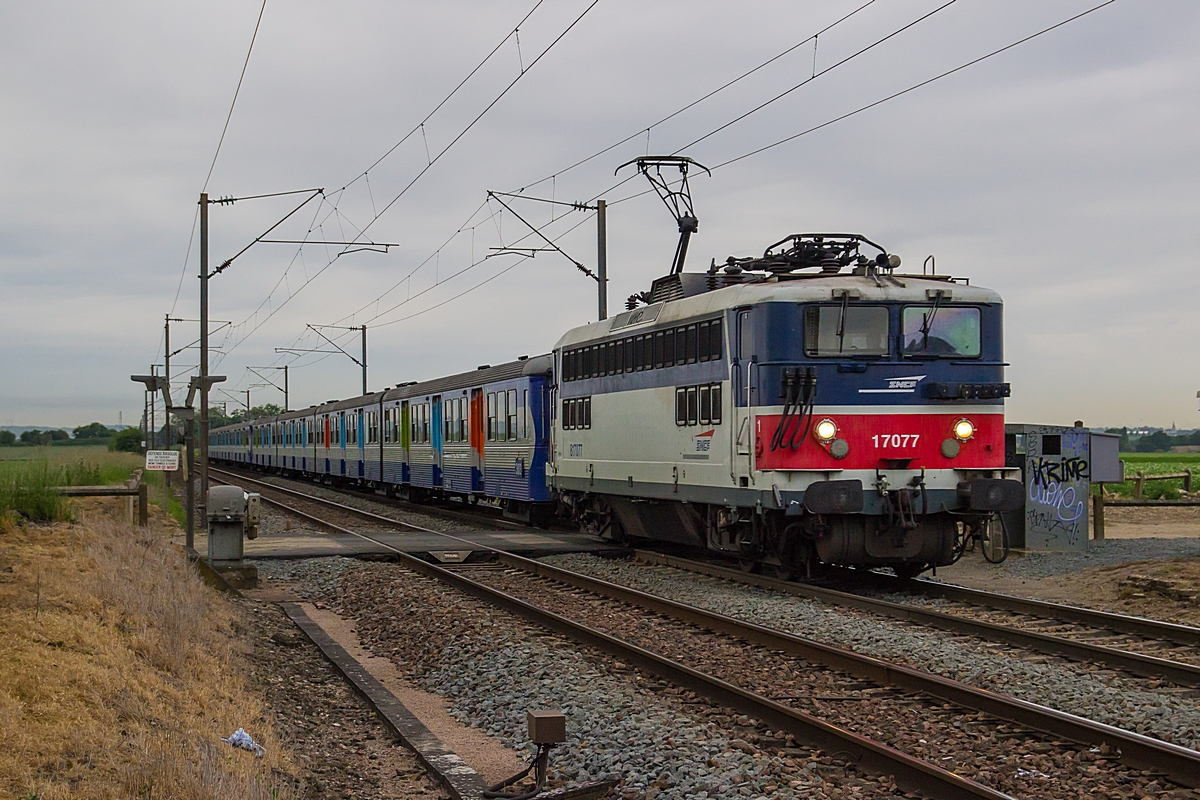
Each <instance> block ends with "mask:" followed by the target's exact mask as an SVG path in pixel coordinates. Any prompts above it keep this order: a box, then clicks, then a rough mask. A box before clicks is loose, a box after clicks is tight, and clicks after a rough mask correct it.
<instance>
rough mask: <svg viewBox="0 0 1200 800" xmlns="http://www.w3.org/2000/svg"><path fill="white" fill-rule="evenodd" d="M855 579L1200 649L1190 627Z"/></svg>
mask: <svg viewBox="0 0 1200 800" xmlns="http://www.w3.org/2000/svg"><path fill="white" fill-rule="evenodd" d="M855 578H856V579H861V578H866V579H867V580H868V581H870V582H871V583H874V584H875V585H877V586H878V587H880V588H883V589H885V590H888V591H895V592H912V591H916V592H920V593H921V594H923V595H926V596H928V597H937V598H940V599H943V600H952V601H955V602H958V603H969V604H971V605H978V606H987V607H989V608H994V609H998V610H1000V611H1015V612H1017V613H1018V614H1028V615H1029V616H1033V617H1049V618H1052V619H1057V620H1062V621H1063V622H1071V623H1074V624H1077V625H1087V626H1090V627H1093V628H1108V629H1109V630H1112V631H1116V632H1117V633H1128V634H1133V635H1135V636H1144V637H1146V638H1148V639H1164V640H1167V641H1172V642H1175V643H1177V644H1187V645H1200V628H1194V627H1192V626H1190V625H1180V624H1178V623H1174V622H1163V621H1161V620H1156V619H1146V618H1145V617H1132V616H1128V615H1125V614H1115V613H1113V612H1111V611H1098V610H1096V609H1094V608H1081V607H1080V606H1068V605H1064V604H1062V603H1051V602H1049V601H1046V600H1034V599H1031V598H1027V597H1016V596H1015V595H1011V594H1001V593H999V592H988V591H984V590H983V589H971V588H968V587H966V586H959V585H957V584H952V583H940V582H937V581H931V580H926V579H924V578H922V579H920V580H914V581H902V580H900V579H899V578H893V577H892V576H890V575H880V574H879V573H876V572H871V573H867V574H865V575H863V574H862V573H859V574H856V575H855Z"/></svg>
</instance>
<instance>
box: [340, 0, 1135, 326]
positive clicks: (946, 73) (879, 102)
mask: <svg viewBox="0 0 1200 800" xmlns="http://www.w3.org/2000/svg"><path fill="white" fill-rule="evenodd" d="M952 2H954V0H951V3H952ZM1115 2H1116V0H1105V2H1102V3H1099V4H1097V5H1095V6H1093V7H1091V8H1089V9H1087V10H1085V11H1082V12H1080V13H1078V14H1075V15H1073V16H1071V17H1068V18H1066V19H1064V20H1062V21H1060V22H1057V23H1055V24H1053V25H1049V26H1047V27H1045V28H1043V29H1041V30H1039V31H1036V32H1035V33H1032V34H1029V35H1027V36H1024V37H1022V38H1020V39H1018V40H1016V41H1014V42H1011V43H1010V44H1007V45H1005V46H1003V47H1000V48H997V49H995V50H993V51H990V52H989V53H986V54H984V55H982V56H979V57H976V58H974V59H971V60H969V61H967V62H965V63H963V64H961V65H959V66H957V67H954V68H953V69H950V70H946V71H944V72H942V73H939V74H938V75H935V76H933V77H931V78H928V79H926V80H923V81H920V82H918V83H916V84H913V85H912V86H909V87H907V88H905V89H903V90H900V91H898V92H894V93H892V94H890V95H888V96H886V97H884V98H881V99H879V100H876V101H873V102H872V103H868V104H866V105H863V106H861V107H859V108H857V109H855V110H853V111H850V112H847V113H845V114H841V115H838V116H836V117H834V118H832V119H829V120H827V121H825V122H822V123H820V124H819V125H815V126H812V127H810V128H808V129H805V130H803V131H800V132H798V133H796V134H792V135H791V136H788V137H785V138H783V139H780V140H778V141H776V142H773V143H771V144H768V145H765V146H763V147H759V148H755V149H753V150H750V151H748V152H746V153H742V154H740V155H738V156H735V157H733V158H730V159H727V160H725V161H722V162H719V163H718V164H717V165H716V166H714V167H713V168H712V169H718V168H722V167H725V166H729V165H731V164H734V163H738V162H740V161H742V160H744V159H747V158H750V157H752V156H754V155H757V154H759V153H762V152H765V151H767V150H770V149H772V148H774V147H778V146H780V145H782V144H785V143H787V142H790V141H793V140H795V139H797V138H799V137H801V136H804V135H807V134H808V133H812V132H815V131H817V130H821V129H823V128H825V127H828V126H830V125H833V124H836V123H837V122H840V121H843V120H845V119H848V118H850V117H852V116H855V115H857V114H860V113H862V112H864V111H867V110H869V109H871V108H874V107H876V106H879V105H882V104H883V103H886V102H888V101H890V100H893V99H896V98H898V97H901V96H904V95H906V94H908V93H910V92H912V91H915V90H916V89H919V88H922V87H924V86H928V85H929V84H931V83H934V82H936V81H938V80H941V79H942V78H945V77H949V76H950V75H953V74H956V73H958V72H961V71H962V70H965V69H967V68H969V67H971V66H974V65H976V64H978V63H981V62H983V61H986V60H988V59H990V58H993V57H994V56H997V55H1000V54H1002V53H1004V52H1006V51H1008V50H1011V49H1013V48H1015V47H1018V46H1020V45H1021V44H1024V43H1026V42H1029V41H1031V40H1033V39H1036V38H1038V37H1040V36H1043V35H1045V34H1047V33H1050V32H1051V31H1054V30H1056V29H1058V28H1061V27H1063V26H1065V25H1068V24H1070V23H1071V22H1074V21H1076V20H1078V19H1081V18H1083V17H1086V16H1088V15H1090V14H1092V13H1094V12H1096V11H1099V10H1100V9H1102V8H1104V7H1106V6H1108V5H1111V4H1113V3H1115ZM951 3H946V4H945V5H943V6H940V7H939V8H938V9H935V10H934V11H933V12H930V14H927V15H925V17H922V18H921V19H924V18H927V17H928V16H929V15H931V14H932V13H936V12H937V11H940V10H941V9H942V8H945V7H946V6H948V5H950V4H951ZM921 19H918V20H916V21H914V22H913V23H909V24H908V25H906V26H905V27H904V28H901V29H899V30H898V31H897V32H895V33H898V32H900V31H902V30H904V29H905V28H908V27H911V26H912V25H913V24H916V22H919V21H921ZM895 33H893V34H890V35H889V36H888V37H885V39H884V40H886V39H887V38H891V37H892V36H894V35H895ZM884 40H880V42H882V41H884ZM878 43H879V42H877V43H876V44H878ZM873 46H874V45H872V47H873ZM867 49H869V48H867ZM861 52H863V51H859V53H861ZM859 53H856V54H855V55H858V54H859ZM846 60H848V59H843V60H842V61H841V62H838V63H845V61H846ZM827 71H828V69H826V70H822V71H821V72H820V73H818V74H824V73H825V72H827ZM809 80H811V78H810V79H809ZM750 113H753V112H750ZM743 117H744V115H743ZM735 121H736V120H735ZM728 124H732V123H727V124H726V125H724V126H722V128H720V129H723V128H724V127H728ZM720 129H717V130H715V131H713V132H712V133H715V132H717V131H719V130H720ZM712 133H710V134H707V135H706V136H704V137H701V139H700V140H697V141H701V140H703V139H705V138H708V136H710V135H712ZM688 146H690V145H688ZM681 149H684V148H681ZM676 152H679V150H677V151H676ZM627 180H629V179H626V181H621V182H619V183H618V184H616V186H620V185H622V184H624V183H625V182H627ZM530 185H532V184H530ZM614 188H615V187H614ZM606 191H611V189H609V190H606ZM650 191H651V190H643V191H640V192H636V193H634V194H631V195H627V196H625V197H622V198H618V199H617V200H614V201H612V202H610V203H609V205H610V206H612V205H616V204H618V203H622V202H626V201H628V200H632V199H634V198H636V197H640V196H642V195H645V194H649V193H650ZM602 194H604V193H603V192H602V193H600V194H599V195H596V197H599V196H601V195H602ZM593 199H594V198H593ZM477 213H478V209H477V210H476V212H475V214H477ZM475 214H473V215H472V218H473V217H474V216H475ZM586 221H587V218H585V219H583V220H581V221H580V222H579V223H577V224H576V225H575V226H572V228H570V229H569V230H568V231H566V232H564V233H563V234H561V235H560V236H559V237H556V239H557V238H561V236H565V235H566V234H567V233H570V231H572V230H574V229H575V228H576V227H578V226H579V225H582V224H583V223H584V222H586ZM552 222H553V220H552ZM464 227H465V226H464ZM543 227H548V226H543ZM461 232H462V228H460V229H459V230H458V231H456V232H455V234H454V236H457V235H458V234H459V233H461ZM531 235H532V233H531V234H527V235H526V237H522V238H521V239H519V240H517V241H518V242H519V241H522V240H523V239H524V238H527V237H528V236H531ZM451 238H453V237H451ZM432 257H433V256H430V259H431V258H432ZM428 260H429V259H426V262H422V263H423V264H424V263H427V261H428ZM484 260H486V257H485V258H484V259H480V260H479V261H476V262H474V263H472V264H471V265H469V266H468V267H467V268H464V269H463V270H460V271H459V272H458V273H454V274H453V275H451V276H450V277H449V278H447V281H449V280H452V279H453V278H455V277H458V276H459V275H461V274H463V273H465V272H466V271H468V270H470V269H473V268H474V267H476V266H478V265H479V264H480V263H482V262H483V261H484ZM523 261H524V259H522V260H521V261H517V262H514V263H513V264H511V265H509V266H507V267H505V268H504V269H503V270H501V271H499V272H497V273H496V274H494V275H492V276H490V277H489V278H487V279H486V280H484V281H482V282H480V283H478V284H476V285H474V286H472V287H470V288H468V289H466V290H464V291H462V292H460V293H459V294H456V295H454V296H452V297H450V298H447V299H446V300H443V301H441V302H439V303H437V304H435V305H433V306H430V307H428V308H426V309H423V310H421V311H418V312H415V313H413V314H410V315H407V316H404V317H400V318H397V319H394V320H389V321H387V322H383V323H378V322H376V324H375V325H374V327H376V328H378V327H384V326H388V325H392V324H396V323H399V322H403V321H405V320H408V319H412V318H414V317H417V316H421V315H423V314H425V313H428V312H430V311H433V310H436V309H438V308H441V307H443V306H445V305H447V304H449V303H450V302H453V301H454V300H457V299H459V298H460V297H462V296H464V295H466V294H468V293H470V292H472V291H474V290H475V289H478V288H480V287H482V286H484V285H487V284H488V283H491V282H492V281H493V280H496V279H497V278H499V277H501V276H502V275H504V274H506V273H508V272H509V271H511V270H512V269H515V268H516V267H517V266H519V265H520V264H521V263H523ZM410 275H411V273H410ZM406 279H407V278H406ZM444 282H445V281H442V282H439V283H437V284H435V285H434V286H432V287H429V288H428V289H426V290H423V291H422V292H419V293H418V294H417V295H415V296H412V297H410V298H408V299H406V300H405V301H402V302H401V303H398V304H396V305H393V306H392V307H390V308H389V309H386V310H384V311H382V312H379V313H377V314H376V315H375V316H374V317H372V318H371V319H369V320H368V321H367V324H370V322H372V321H375V320H378V319H379V318H381V317H383V316H386V315H387V314H389V313H391V312H392V311H394V310H396V309H397V308H399V307H401V306H403V305H405V304H407V303H408V302H411V301H412V300H415V299H417V298H418V297H420V296H422V295H424V294H426V293H427V292H428V291H431V290H432V289H433V288H436V287H437V286H440V285H441V284H442V283H444ZM400 283H403V280H402V281H400V282H399V283H398V284H397V285H400ZM383 296H386V293H385V295H382V296H381V297H380V298H377V299H376V300H373V301H372V302H371V303H368V304H367V306H363V308H362V309H360V312H361V310H363V309H365V308H366V307H368V306H370V305H372V304H374V303H377V302H378V300H379V299H382V297H383ZM358 313H359V312H355V314H354V315H352V316H356V315H357V314H358Z"/></svg>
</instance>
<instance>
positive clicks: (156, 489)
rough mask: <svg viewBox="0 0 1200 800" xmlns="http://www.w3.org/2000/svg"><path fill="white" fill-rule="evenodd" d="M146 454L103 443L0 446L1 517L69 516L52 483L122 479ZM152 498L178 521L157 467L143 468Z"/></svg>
mask: <svg viewBox="0 0 1200 800" xmlns="http://www.w3.org/2000/svg"><path fill="white" fill-rule="evenodd" d="M144 464H145V459H144V458H143V457H142V456H140V455H138V454H137V453H116V452H113V451H110V450H109V449H108V448H107V447H105V446H103V445H82V446H75V447H63V446H59V447H0V518H10V519H11V518H13V517H14V516H16V517H19V518H23V519H28V520H34V521H38V522H47V521H66V520H69V519H71V503H70V501H69V500H67V499H66V498H63V497H61V496H60V495H58V494H56V493H55V492H54V491H53V487H55V486H105V485H111V484H115V483H124V482H125V481H127V480H129V477H130V476H131V475H132V474H133V471H134V470H136V469H139V468H141V467H143V465H144ZM143 480H145V482H146V483H147V484H148V485H149V486H150V499H151V501H152V502H154V503H156V504H158V505H164V504H165V506H166V508H167V510H168V511H169V512H170V513H171V515H172V516H174V517H175V518H176V519H178V520H182V519H183V506H182V505H180V503H179V501H178V500H176V499H175V498H174V496H171V495H169V494H168V492H167V490H166V484H165V482H164V481H163V476H162V473H161V472H144V473H143Z"/></svg>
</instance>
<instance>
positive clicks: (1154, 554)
mask: <svg viewBox="0 0 1200 800" xmlns="http://www.w3.org/2000/svg"><path fill="white" fill-rule="evenodd" d="M1164 558H1200V538H1178V539H1160V538H1145V539H1103V540H1099V541H1097V540H1095V539H1093V540H1091V541H1089V542H1088V551H1087V552H1086V553H1042V552H1038V551H1035V550H1030V551H1026V552H1024V553H1022V554H1021V555H1019V556H1012V557H1010V558H1009V559H1007V560H1006V561H1005V562H1004V564H1003V565H1001V566H1000V567H997V569H998V570H999V569H1003V570H1004V571H1005V572H1007V573H1008V574H1009V575H1011V576H1013V577H1016V578H1050V577H1054V576H1056V575H1066V574H1068V573H1071V572H1078V571H1079V570H1081V569H1088V568H1091V567H1109V566H1113V565H1115V564H1126V563H1129V562H1131V561H1150V560H1156V559H1164ZM935 580H936V579H935Z"/></svg>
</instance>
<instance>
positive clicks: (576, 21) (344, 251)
mask: <svg viewBox="0 0 1200 800" xmlns="http://www.w3.org/2000/svg"><path fill="white" fill-rule="evenodd" d="M599 2H600V0H592V2H591V3H589V4H588V5H587V7H586V8H584V10H583V11H582V12H581V13H580V14H579V15H578V16H577V17H575V19H574V20H572V21H571V23H570V24H569V25H568V26H567V27H566V28H565V29H564V30H563V31H562V32H561V33H559V34H558V36H556V37H555V38H554V39H553V40H552V41H551V42H550V44H549V45H547V46H546V47H545V49H543V50H542V51H541V52H540V53H539V54H538V55H537V57H536V58H534V59H533V60H532V61H531V62H530V63H529V65H528V66H524V68H523V69H522V71H521V72H520V73H519V74H518V75H517V76H516V78H514V79H513V80H512V81H511V82H510V83H509V84H508V85H507V86H505V87H504V88H503V89H502V90H501V91H500V92H499V94H497V95H496V97H495V98H493V99H492V100H491V102H489V103H488V104H487V106H485V107H484V109H483V110H482V111H480V112H479V114H477V115H476V116H475V117H474V119H472V120H471V122H469V123H468V124H467V125H466V126H465V127H464V128H463V129H462V130H461V131H460V132H459V133H458V134H457V135H456V136H455V137H454V138H453V139H451V141H450V142H449V143H448V144H447V145H446V146H445V147H443V148H442V149H441V150H440V151H439V152H438V153H437V154H436V155H434V156H433V158H432V159H431V160H430V162H429V163H428V164H426V165H425V166H424V167H423V168H422V169H421V170H420V171H419V172H418V173H417V175H416V176H415V177H413V178H412V179H411V180H410V181H409V182H408V183H407V184H406V185H405V186H404V187H403V188H402V189H401V190H400V192H399V193H397V194H396V196H395V197H393V198H392V200H391V201H389V202H388V203H387V204H386V205H385V206H384V207H383V208H382V209H381V210H379V211H378V212H377V213H376V214H375V215H374V216H373V217H372V218H371V219H370V221H369V222H368V223H367V224H366V225H365V226H363V227H362V228H357V231H358V233H357V235H356V236H353V237H343V238H344V239H348V240H349V241H354V242H357V240H358V239H359V238H361V237H362V236H363V235H365V234H366V231H367V230H368V229H369V228H370V227H371V226H372V225H374V224H375V222H377V221H378V220H379V219H380V218H381V217H382V216H383V215H384V214H386V213H387V211H388V210H389V209H390V208H391V207H392V206H393V205H394V204H395V203H396V202H398V201H399V200H400V198H401V197H403V196H404V195H405V194H406V193H407V192H408V191H409V190H410V189H411V188H412V187H413V186H414V185H415V184H416V183H417V181H419V180H420V179H421V177H422V176H424V175H425V174H426V173H427V172H428V171H429V170H430V169H431V168H432V167H433V165H434V164H436V163H437V162H438V160H440V159H441V158H442V156H444V155H445V154H446V153H447V152H449V151H450V150H451V149H452V148H453V147H454V146H455V145H456V144H457V143H458V142H459V141H460V140H461V139H462V138H463V137H464V136H466V134H467V133H468V132H469V131H470V130H471V129H472V128H474V126H475V125H476V124H477V123H478V122H479V121H480V120H481V119H482V118H483V117H484V116H485V115H486V114H487V113H488V112H489V111H490V110H491V109H492V108H493V107H495V105H496V104H497V103H499V102H500V100H501V99H503V98H504V97H505V95H507V94H508V92H509V91H511V90H512V88H513V87H514V86H516V84H517V83H518V82H519V81H520V80H521V79H522V78H523V77H524V76H525V75H526V74H528V73H529V72H530V71H531V70H532V69H533V68H534V67H535V66H536V65H537V64H538V63H539V62H540V61H541V60H542V59H543V58H544V57H545V56H546V55H547V54H548V53H549V52H550V51H551V50H552V49H553V48H554V47H555V46H556V45H557V44H558V43H559V42H561V41H562V40H563V38H564V37H565V36H566V35H567V34H568V33H570V32H571V31H572V30H573V29H574V28H575V27H576V26H577V25H578V24H579V23H580V22H581V21H582V20H583V18H584V17H585V16H586V15H587V14H588V13H589V12H590V11H591V10H592V9H593V8H595V7H596V5H597V4H598V3H599ZM539 5H540V2H539ZM536 8H537V6H536V5H535V6H534V9H535V10H536ZM530 13H532V11H530ZM527 18H528V15H527V16H526V17H525V19H527ZM518 27H519V25H518ZM514 30H515V29H514ZM501 44H503V42H502V43H501ZM489 57H490V56H489ZM476 69H478V67H477V68H476ZM443 104H444V103H443ZM410 135H411V134H410ZM393 149H394V148H393ZM384 157H386V154H385V156H384ZM376 163H378V161H377V162H376ZM369 170H370V168H368V170H367V171H369ZM347 186H349V184H347ZM344 188H345V187H343V189H342V190H339V192H340V191H344ZM335 208H336V207H335ZM302 247H303V246H302ZM350 248H351V245H348V246H345V247H344V248H343V249H342V250H340V251H339V252H338V253H336V254H335V255H334V256H333V257H332V258H331V259H330V260H329V261H328V262H327V263H326V264H325V265H324V266H323V267H321V268H320V269H319V270H317V271H316V273H315V274H313V275H311V276H308V277H307V278H306V280H305V281H304V282H303V283H302V284H301V285H300V286H299V287H298V288H297V289H296V290H294V291H291V292H289V294H288V296H287V297H286V298H284V299H283V301H282V302H281V303H279V305H278V306H275V307H273V308H272V309H271V310H270V312H268V314H267V315H266V317H265V318H264V319H262V320H260V321H258V323H257V324H256V325H254V327H253V328H251V329H250V330H249V331H248V332H247V333H246V334H245V335H243V336H241V337H240V338H239V339H238V340H237V341H235V342H234V343H233V344H232V345H231V346H230V348H229V349H230V350H232V349H234V348H236V347H237V346H238V345H239V344H240V343H241V342H243V341H245V340H246V338H248V337H249V336H250V335H252V334H253V333H254V332H255V331H257V330H258V329H259V328H261V327H262V325H263V324H265V322H266V321H267V320H269V319H271V318H272V317H273V316H274V315H275V314H276V313H278V312H279V310H280V309H282V308H283V307H284V306H286V305H287V303H288V302H290V300H291V299H292V298H294V297H295V296H296V295H297V294H299V293H300V292H301V291H303V290H304V289H305V288H306V287H307V286H309V285H310V284H311V283H312V282H313V281H314V280H316V279H317V278H318V277H320V275H321V274H323V273H324V272H325V271H326V270H327V269H328V268H329V267H330V266H332V265H333V263H335V262H336V261H337V259H338V258H340V257H341V256H342V255H345V254H347V253H348V252H349V251H350ZM289 269H290V265H289ZM285 275H286V271H285ZM281 280H282V279H281ZM277 285H278V284H277ZM273 292H274V290H272V295H273ZM270 298H271V296H268V298H267V300H266V301H264V303H267V302H270ZM259 310H261V305H260V307H259ZM259 310H256V311H255V312H254V314H252V315H251V316H250V317H247V318H246V319H245V320H243V321H242V322H240V323H238V327H241V326H243V325H246V324H248V323H249V321H250V320H251V319H252V318H253V317H254V316H255V315H257V314H258V313H259Z"/></svg>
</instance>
